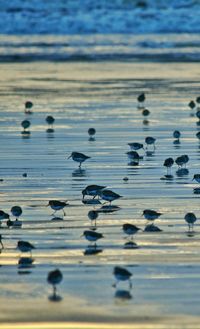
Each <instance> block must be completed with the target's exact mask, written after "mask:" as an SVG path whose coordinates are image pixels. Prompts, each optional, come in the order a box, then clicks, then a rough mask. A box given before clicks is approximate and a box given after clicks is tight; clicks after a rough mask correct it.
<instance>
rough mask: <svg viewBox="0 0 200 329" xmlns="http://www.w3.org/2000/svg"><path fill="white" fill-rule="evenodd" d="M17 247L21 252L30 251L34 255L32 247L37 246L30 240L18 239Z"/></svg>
mask: <svg viewBox="0 0 200 329" xmlns="http://www.w3.org/2000/svg"><path fill="white" fill-rule="evenodd" d="M17 249H19V250H20V251H21V252H30V254H31V256H32V249H35V247H34V246H33V245H32V244H31V243H30V242H28V241H22V240H20V241H18V243H17Z"/></svg>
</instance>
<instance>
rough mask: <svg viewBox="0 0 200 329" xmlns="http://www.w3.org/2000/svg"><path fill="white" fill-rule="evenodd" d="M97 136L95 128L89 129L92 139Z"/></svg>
mask: <svg viewBox="0 0 200 329" xmlns="http://www.w3.org/2000/svg"><path fill="white" fill-rule="evenodd" d="M95 134H96V129H95V128H89V129H88V135H89V136H90V137H93V136H94V135H95Z"/></svg>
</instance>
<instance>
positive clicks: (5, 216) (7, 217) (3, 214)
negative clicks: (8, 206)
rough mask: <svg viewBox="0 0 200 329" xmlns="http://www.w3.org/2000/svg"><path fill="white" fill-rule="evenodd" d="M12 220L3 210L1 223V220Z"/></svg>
mask: <svg viewBox="0 0 200 329" xmlns="http://www.w3.org/2000/svg"><path fill="white" fill-rule="evenodd" d="M9 218H10V216H9V214H7V213H6V212H5V211H3V210H0V221H1V220H4V219H9Z"/></svg>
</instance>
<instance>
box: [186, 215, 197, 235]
mask: <svg viewBox="0 0 200 329" xmlns="http://www.w3.org/2000/svg"><path fill="white" fill-rule="evenodd" d="M184 218H185V221H186V222H187V223H188V227H189V231H190V229H192V231H193V227H194V223H195V222H196V220H197V218H196V216H195V214H194V213H193V212H188V213H187V214H186V215H185V217H184Z"/></svg>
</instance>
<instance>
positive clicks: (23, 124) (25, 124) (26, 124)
mask: <svg viewBox="0 0 200 329" xmlns="http://www.w3.org/2000/svg"><path fill="white" fill-rule="evenodd" d="M30 125H31V123H30V121H29V120H23V121H22V122H21V126H22V128H24V130H23V131H22V133H24V134H25V133H27V134H28V133H30V132H29V131H27V130H26V129H28V128H29V127H30Z"/></svg>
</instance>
